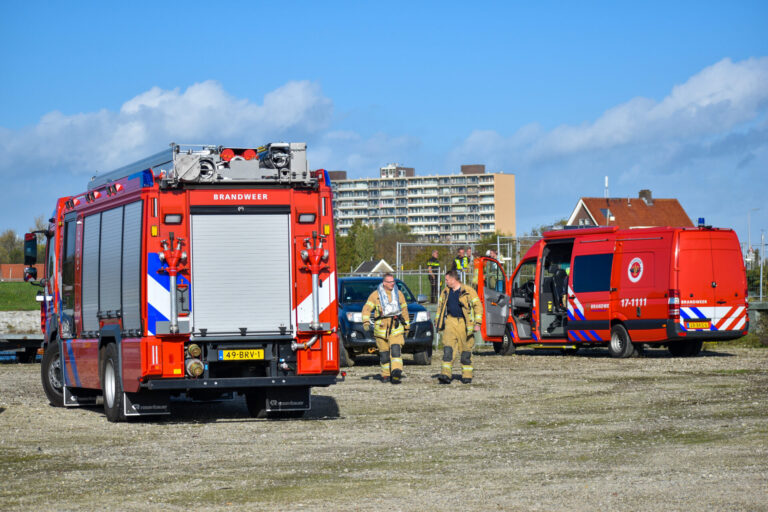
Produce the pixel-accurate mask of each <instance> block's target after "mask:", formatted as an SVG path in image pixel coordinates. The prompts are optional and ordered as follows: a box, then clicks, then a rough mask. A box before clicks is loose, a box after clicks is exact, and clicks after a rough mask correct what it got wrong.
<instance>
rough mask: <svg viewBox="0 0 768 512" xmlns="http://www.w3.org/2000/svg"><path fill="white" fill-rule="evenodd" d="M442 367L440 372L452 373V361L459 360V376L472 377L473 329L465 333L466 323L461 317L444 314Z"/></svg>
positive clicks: (449, 374)
mask: <svg viewBox="0 0 768 512" xmlns="http://www.w3.org/2000/svg"><path fill="white" fill-rule="evenodd" d="M442 339H443V368H442V374H443V375H447V376H448V377H450V376H452V375H453V363H454V362H455V361H456V359H458V360H459V361H460V362H461V377H462V378H464V379H471V378H472V370H473V368H472V349H473V348H474V347H475V333H474V330H473V331H470V332H469V333H467V324H466V322H465V321H464V319H463V318H456V317H453V316H450V315H446V316H445V329H444V330H443V338H442Z"/></svg>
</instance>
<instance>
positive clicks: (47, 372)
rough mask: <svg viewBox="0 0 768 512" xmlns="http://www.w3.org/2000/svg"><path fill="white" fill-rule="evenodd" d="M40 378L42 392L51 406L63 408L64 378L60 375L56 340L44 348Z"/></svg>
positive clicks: (59, 359) (59, 360)
mask: <svg viewBox="0 0 768 512" xmlns="http://www.w3.org/2000/svg"><path fill="white" fill-rule="evenodd" d="M40 376H41V378H42V381H43V391H45V396H46V397H48V401H49V402H50V403H51V405H52V406H54V407H64V377H63V375H62V373H61V358H60V357H59V342H58V340H55V341H52V342H50V343H49V344H48V346H47V347H45V353H44V354H43V360H42V362H41V363H40Z"/></svg>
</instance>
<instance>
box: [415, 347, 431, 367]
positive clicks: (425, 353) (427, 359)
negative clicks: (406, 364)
mask: <svg viewBox="0 0 768 512" xmlns="http://www.w3.org/2000/svg"><path fill="white" fill-rule="evenodd" d="M413 362H414V363H416V364H418V365H421V366H429V365H430V364H432V347H430V348H428V349H427V350H421V351H419V352H414V353H413Z"/></svg>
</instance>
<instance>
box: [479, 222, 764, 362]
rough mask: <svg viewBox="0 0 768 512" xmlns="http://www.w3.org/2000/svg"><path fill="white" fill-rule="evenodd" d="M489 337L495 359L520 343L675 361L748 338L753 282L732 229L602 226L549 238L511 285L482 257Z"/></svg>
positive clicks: (528, 256)
mask: <svg viewBox="0 0 768 512" xmlns="http://www.w3.org/2000/svg"><path fill="white" fill-rule="evenodd" d="M475 272H476V273H477V275H478V292H479V293H478V294H479V296H480V298H481V300H483V304H484V306H485V312H486V313H485V318H484V319H483V324H482V328H481V329H482V330H481V332H482V334H483V338H484V339H486V340H488V341H492V342H494V349H495V350H496V352H497V353H503V354H509V353H512V352H514V350H515V346H517V345H532V346H534V347H536V348H560V349H563V350H564V351H566V353H569V352H575V351H576V350H578V348H579V347H580V346H601V345H607V346H608V350H609V352H610V354H611V355H612V356H614V357H629V356H631V355H633V354H635V353H636V351H639V350H642V348H643V344H649V345H666V346H667V348H668V350H669V351H670V353H672V355H675V356H693V355H696V354H698V353H699V351H700V350H701V347H702V342H703V341H714V340H731V339H735V338H739V337H741V336H743V335H745V334H746V333H747V330H748V328H749V320H748V318H747V301H746V298H747V281H746V273H745V270H744V262H743V260H742V257H741V248H740V246H739V241H738V239H737V238H736V233H734V232H733V231H732V230H730V229H712V228H710V227H703V226H702V227H699V228H669V227H661V228H637V229H618V228H617V227H599V228H587V229H574V230H570V229H565V230H560V231H550V232H547V233H544V236H543V238H542V239H541V240H539V241H538V242H536V244H534V245H533V247H531V248H530V249H529V250H528V252H526V254H525V256H524V257H523V259H522V260H521V261H520V263H519V264H518V266H517V268H516V269H515V271H514V273H513V274H512V276H511V278H510V279H509V280H507V279H506V276H505V274H504V271H503V269H502V267H501V265H500V264H499V262H498V261H496V260H494V259H491V258H476V259H475Z"/></svg>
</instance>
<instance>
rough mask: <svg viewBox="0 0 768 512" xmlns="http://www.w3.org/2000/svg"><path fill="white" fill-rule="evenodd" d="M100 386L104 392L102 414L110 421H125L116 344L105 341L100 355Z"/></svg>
mask: <svg viewBox="0 0 768 512" xmlns="http://www.w3.org/2000/svg"><path fill="white" fill-rule="evenodd" d="M101 386H102V392H103V394H104V414H105V415H106V416H107V420H109V421H111V422H112V423H116V422H119V421H125V411H124V410H123V400H124V399H125V398H124V396H123V379H122V378H121V377H120V365H119V364H118V358H117V345H115V344H114V343H107V345H106V346H105V347H104V348H103V349H102V356H101Z"/></svg>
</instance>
